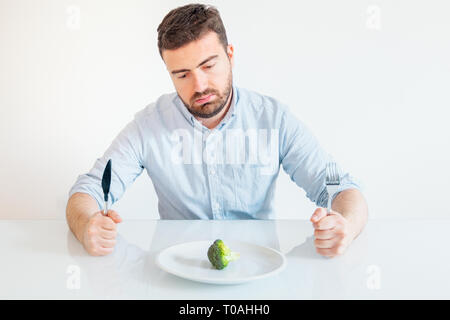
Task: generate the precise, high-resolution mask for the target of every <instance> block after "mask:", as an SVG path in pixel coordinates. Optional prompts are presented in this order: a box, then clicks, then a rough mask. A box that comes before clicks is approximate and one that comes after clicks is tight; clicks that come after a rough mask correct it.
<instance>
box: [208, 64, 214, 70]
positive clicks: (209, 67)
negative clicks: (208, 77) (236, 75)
mask: <svg viewBox="0 0 450 320" xmlns="http://www.w3.org/2000/svg"><path fill="white" fill-rule="evenodd" d="M214 66H215V64H212V65H210V66H206V68H207V69H211V68H212V67H214Z"/></svg>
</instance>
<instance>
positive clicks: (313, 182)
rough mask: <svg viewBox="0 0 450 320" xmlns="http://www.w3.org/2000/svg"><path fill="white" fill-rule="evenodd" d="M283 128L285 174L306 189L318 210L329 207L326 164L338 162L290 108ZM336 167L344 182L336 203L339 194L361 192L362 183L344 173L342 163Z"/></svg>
mask: <svg viewBox="0 0 450 320" xmlns="http://www.w3.org/2000/svg"><path fill="white" fill-rule="evenodd" d="M280 129H281V134H280V161H281V164H282V166H283V169H284V171H285V172H286V173H287V174H288V175H289V176H290V178H291V180H292V181H294V182H295V183H296V184H297V185H298V186H299V187H300V188H302V189H303V190H305V192H306V196H307V197H308V198H309V199H310V200H311V201H312V202H314V203H315V204H316V205H317V206H318V207H326V206H327V202H328V193H327V190H326V184H325V181H326V164H327V163H328V162H336V161H335V160H334V159H333V157H332V156H331V155H330V154H328V153H326V152H325V150H324V149H323V148H322V147H321V146H320V144H319V142H318V140H317V138H316V137H315V136H314V135H313V134H312V132H311V131H310V130H309V128H308V127H307V126H306V125H305V124H304V123H303V122H302V121H300V120H299V119H297V118H296V117H295V116H294V115H293V114H292V113H291V112H290V111H289V109H288V108H287V107H285V112H284V114H283V118H282V123H281V128H280ZM336 165H337V168H338V171H339V176H340V181H341V183H340V187H339V188H338V191H337V192H336V193H335V194H334V196H333V200H334V198H335V197H336V196H337V195H338V194H339V193H340V192H342V191H344V190H347V189H358V190H360V191H362V187H361V183H360V182H359V181H357V179H356V178H354V177H352V176H351V175H350V173H349V172H344V171H343V170H342V168H341V166H340V165H339V163H336Z"/></svg>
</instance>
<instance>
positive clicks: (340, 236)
mask: <svg viewBox="0 0 450 320" xmlns="http://www.w3.org/2000/svg"><path fill="white" fill-rule="evenodd" d="M311 222H312V223H313V226H314V238H315V240H314V245H315V247H316V251H317V253H319V254H321V255H323V256H325V257H330V258H331V257H334V256H338V255H342V254H343V253H344V252H345V251H346V250H347V247H348V246H349V245H350V243H351V242H352V241H353V239H354V237H355V233H354V232H353V230H352V226H351V225H350V223H349V222H348V220H347V219H346V218H345V217H344V216H342V215H341V214H340V213H338V212H335V211H331V212H330V213H327V209H325V208H317V209H316V211H314V214H313V215H312V216H311Z"/></svg>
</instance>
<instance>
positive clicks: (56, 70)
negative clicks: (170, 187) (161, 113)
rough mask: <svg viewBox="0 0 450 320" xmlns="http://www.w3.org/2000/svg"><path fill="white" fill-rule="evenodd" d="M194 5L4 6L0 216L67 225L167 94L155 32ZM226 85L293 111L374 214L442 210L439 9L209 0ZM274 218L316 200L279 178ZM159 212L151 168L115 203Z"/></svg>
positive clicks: (304, 212) (408, 4) (448, 73)
mask: <svg viewBox="0 0 450 320" xmlns="http://www.w3.org/2000/svg"><path fill="white" fill-rule="evenodd" d="M186 3H189V1H172V0H164V1H162V0H161V1H144V0H133V1H130V0H127V1H125V0H121V1H119V0H116V1H111V0H85V1H79V0H78V1H77V0H73V1H63V0H52V1H50V0H40V1H34V0H28V1H25V0H0V147H1V149H0V152H1V155H0V205H1V207H0V218H2V219H64V218H65V207H66V203H67V200H68V191H69V189H70V188H71V186H72V185H73V184H74V182H75V180H76V178H77V176H78V175H79V174H82V173H86V172H87V171H88V170H89V169H90V168H91V167H92V166H93V164H94V162H95V160H96V159H97V158H99V157H101V156H102V155H103V153H104V151H105V150H106V149H107V147H108V146H109V145H110V143H111V142H112V140H113V139H114V138H115V136H116V135H117V134H118V133H119V131H120V130H121V129H122V128H123V127H124V126H125V125H126V124H127V123H128V122H129V121H131V120H132V119H133V116H134V114H135V113H136V112H138V111H139V110H141V109H143V108H144V107H145V106H146V105H148V104H149V103H151V102H153V101H155V100H156V99H157V98H158V97H159V96H161V95H162V94H164V93H169V92H173V91H174V87H173V85H172V83H171V80H170V77H169V75H168V73H167V71H166V69H165V65H164V64H163V62H162V60H161V58H160V57H159V54H158V50H157V42H156V39H157V32H156V29H157V27H158V25H159V23H160V22H161V20H162V19H163V17H164V16H165V15H166V14H167V13H168V12H169V11H170V10H171V9H173V8H175V7H177V6H180V5H183V4H186ZM207 3H209V4H213V5H215V6H217V8H218V9H219V11H220V13H221V15H222V19H223V21H224V24H225V27H226V29H227V33H228V38H229V42H230V43H232V44H233V45H234V47H235V62H236V65H235V68H234V70H233V72H234V79H235V84H236V85H238V86H240V87H244V88H247V89H251V90H255V91H257V92H260V93H262V94H266V95H269V96H273V97H274V98H276V99H278V100H279V101H281V102H283V103H286V104H287V105H289V106H290V108H291V109H292V110H293V112H294V113H295V114H296V115H297V116H298V117H299V118H300V119H302V120H303V121H304V122H305V123H306V124H307V125H308V127H309V128H310V129H311V130H312V131H313V132H314V134H315V135H316V136H317V137H318V138H319V141H320V142H321V144H322V145H323V147H324V148H325V149H326V150H327V151H328V152H329V153H331V154H333V155H334V156H335V158H336V159H337V160H338V161H339V162H340V163H341V165H342V166H343V167H344V169H347V170H349V171H351V173H352V174H353V175H354V176H356V177H358V178H359V179H360V180H361V181H363V183H364V188H365V194H366V197H367V199H368V201H369V207H370V216H371V218H429V217H435V218H443V217H449V216H450V209H449V205H448V204H447V201H448V198H449V196H448V195H449V192H448V190H449V185H450V170H449V167H450V151H449V146H450V142H449V141H450V139H449V138H450V129H449V128H448V123H449V114H450V113H449V111H448V110H449V108H450V19H449V18H448V16H449V14H450V3H449V2H448V1H445V0H442V1H411V0H409V1H408V0H401V1H400V0H397V1H387V0H386V1H376V0H373V1H364V0H354V1H349V0H347V1H333V0H329V1H317V0H315V1H286V0H284V1H281V0H278V1H262V0H257V1H256V0H255V1H247V0H246V1H230V0H227V1H209V2H207ZM276 207H277V209H278V216H279V218H299V219H308V218H309V217H310V215H311V214H312V212H313V210H314V205H313V204H312V203H311V202H310V201H309V200H308V199H307V198H306V197H305V193H304V192H303V191H302V190H301V189H299V188H298V187H297V186H296V185H295V184H294V183H293V182H292V181H290V179H289V177H288V176H287V175H286V174H285V173H284V172H282V173H281V174H280V177H279V180H278V184H277V193H276ZM113 208H114V209H116V210H118V211H119V213H120V214H121V215H122V216H123V218H125V219H134V218H159V215H158V212H157V197H156V195H155V193H154V190H153V186H152V184H151V181H150V179H149V178H148V176H147V174H146V172H145V171H144V172H143V174H142V175H141V176H140V177H139V178H138V179H137V180H136V182H135V183H134V184H133V185H132V186H131V187H129V189H128V190H127V192H126V193H125V194H124V196H123V198H122V199H121V200H120V201H119V202H117V203H116V204H115V206H114V207H113Z"/></svg>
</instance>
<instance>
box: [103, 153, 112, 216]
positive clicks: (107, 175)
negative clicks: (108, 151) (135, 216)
mask: <svg viewBox="0 0 450 320" xmlns="http://www.w3.org/2000/svg"><path fill="white" fill-rule="evenodd" d="M110 187H111V159H109V160H108V163H107V164H106V167H105V171H103V177H102V189H103V195H104V200H105V202H104V206H103V215H105V216H106V215H108V194H109V188H110Z"/></svg>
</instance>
